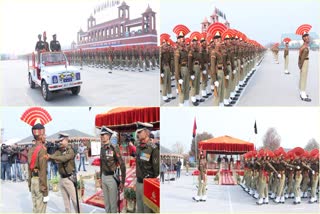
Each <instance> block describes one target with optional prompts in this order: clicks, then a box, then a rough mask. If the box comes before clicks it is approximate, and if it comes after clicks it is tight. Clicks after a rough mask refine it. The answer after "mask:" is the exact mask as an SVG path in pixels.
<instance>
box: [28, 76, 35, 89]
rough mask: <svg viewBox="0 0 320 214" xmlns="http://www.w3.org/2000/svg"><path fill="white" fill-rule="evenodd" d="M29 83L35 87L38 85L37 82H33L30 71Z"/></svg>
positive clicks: (31, 86)
mask: <svg viewBox="0 0 320 214" xmlns="http://www.w3.org/2000/svg"><path fill="white" fill-rule="evenodd" d="M28 80H29V85H30V88H35V87H36V84H35V83H34V82H33V80H32V77H31V74H30V73H29V78H28Z"/></svg>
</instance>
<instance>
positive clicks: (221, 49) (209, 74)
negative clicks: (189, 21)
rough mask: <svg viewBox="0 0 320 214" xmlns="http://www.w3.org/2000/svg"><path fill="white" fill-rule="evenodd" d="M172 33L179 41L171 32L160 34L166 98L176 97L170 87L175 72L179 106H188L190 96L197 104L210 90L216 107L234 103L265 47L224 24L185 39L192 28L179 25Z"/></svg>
mask: <svg viewBox="0 0 320 214" xmlns="http://www.w3.org/2000/svg"><path fill="white" fill-rule="evenodd" d="M173 32H174V33H175V34H176V36H177V43H174V42H172V40H171V39H170V36H169V35H168V34H161V36H160V39H161V50H160V51H161V54H160V61H161V62H160V63H161V84H162V98H163V101H164V102H170V100H172V99H174V97H173V96H172V90H171V76H172V75H174V77H175V80H176V87H177V94H179V106H187V105H189V95H190V96H191V101H192V104H193V105H194V106H198V105H199V103H200V102H204V101H205V99H206V98H208V97H209V96H211V95H212V93H211V92H214V93H213V94H214V96H213V105H214V106H219V105H220V106H232V105H233V104H235V103H236V101H237V100H238V98H239V96H240V94H241V92H242V90H243V88H244V87H245V86H246V84H247V82H248V80H249V79H250V77H251V76H252V74H253V73H254V72H255V70H256V65H257V64H258V63H259V62H260V61H261V59H262V56H263V53H264V51H265V49H264V48H263V47H262V46H261V45H260V44H258V43H257V42H256V41H254V40H250V39H248V38H247V37H246V36H245V35H244V34H243V33H241V32H239V31H236V30H232V29H227V27H226V26H225V25H223V24H222V23H214V24H212V25H211V26H210V27H209V28H208V30H207V33H199V32H193V33H191V35H190V38H185V36H186V35H187V34H188V33H189V32H190V30H189V29H188V28H187V27H186V26H184V25H177V26H176V27H175V28H174V29H173ZM188 40H189V41H188ZM209 79H210V81H209ZM208 82H209V84H208ZM190 88H191V90H190ZM200 88H201V90H200Z"/></svg>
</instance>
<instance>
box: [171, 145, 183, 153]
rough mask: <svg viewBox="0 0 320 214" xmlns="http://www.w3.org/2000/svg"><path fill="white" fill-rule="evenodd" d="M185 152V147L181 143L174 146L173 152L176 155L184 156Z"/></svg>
mask: <svg viewBox="0 0 320 214" xmlns="http://www.w3.org/2000/svg"><path fill="white" fill-rule="evenodd" d="M184 150H185V146H184V145H183V144H182V143H180V142H176V143H175V144H173V145H172V151H173V152H174V153H176V154H183V152H184Z"/></svg>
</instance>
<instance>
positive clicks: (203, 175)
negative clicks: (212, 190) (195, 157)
mask: <svg viewBox="0 0 320 214" xmlns="http://www.w3.org/2000/svg"><path fill="white" fill-rule="evenodd" d="M198 169H199V171H200V174H199V176H198V181H199V185H198V186H199V188H198V194H197V196H198V197H199V199H200V200H204V201H205V200H207V195H206V193H207V191H206V186H207V161H206V159H201V160H200V163H199V168H198Z"/></svg>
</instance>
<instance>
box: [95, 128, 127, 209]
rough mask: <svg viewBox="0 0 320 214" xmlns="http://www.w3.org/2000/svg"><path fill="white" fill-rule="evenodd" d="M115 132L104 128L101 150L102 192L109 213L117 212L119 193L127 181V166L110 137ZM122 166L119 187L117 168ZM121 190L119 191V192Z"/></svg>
mask: <svg viewBox="0 0 320 214" xmlns="http://www.w3.org/2000/svg"><path fill="white" fill-rule="evenodd" d="M112 134H113V131H112V130H111V129H109V128H107V127H105V126H102V128H101V132H100V137H101V150H100V176H101V175H102V176H101V178H102V184H101V185H102V190H103V195H104V204H105V210H106V212H107V213H116V212H117V201H118V200H119V198H118V191H121V190H122V189H123V186H124V183H125V179H126V166H125V164H124V162H123V159H122V157H121V154H120V149H119V147H118V146H116V145H113V144H111V142H110V137H111V135H112ZM119 165H120V169H121V181H119V182H120V184H119V187H118V183H117V182H118V181H116V180H118V178H117V177H115V171H116V169H117V166H119ZM118 188H119V190H118Z"/></svg>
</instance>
